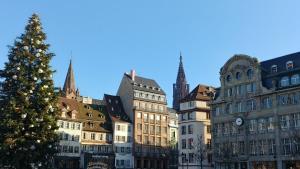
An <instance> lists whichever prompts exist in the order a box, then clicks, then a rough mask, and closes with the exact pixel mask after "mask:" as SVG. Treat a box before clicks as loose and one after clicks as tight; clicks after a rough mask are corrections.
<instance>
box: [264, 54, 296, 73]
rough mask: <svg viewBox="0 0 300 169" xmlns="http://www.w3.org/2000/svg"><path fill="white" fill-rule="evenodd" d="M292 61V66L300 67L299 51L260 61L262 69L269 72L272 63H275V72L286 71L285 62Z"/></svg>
mask: <svg viewBox="0 0 300 169" xmlns="http://www.w3.org/2000/svg"><path fill="white" fill-rule="evenodd" d="M288 61H293V64H294V68H299V67H300V52H297V53H292V54H289V55H285V56H281V57H277V58H274V59H270V60H266V61H263V62H260V65H261V68H262V69H263V71H265V72H268V73H271V67H272V65H277V72H278V73H279V72H283V71H286V62H288Z"/></svg>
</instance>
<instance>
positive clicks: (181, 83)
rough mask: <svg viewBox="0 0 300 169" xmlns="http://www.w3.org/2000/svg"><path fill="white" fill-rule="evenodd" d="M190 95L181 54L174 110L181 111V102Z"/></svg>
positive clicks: (174, 87)
mask: <svg viewBox="0 0 300 169" xmlns="http://www.w3.org/2000/svg"><path fill="white" fill-rule="evenodd" d="M188 94H189V84H187V81H186V77H185V73H184V68H183V63H182V55H181V52H180V57H179V67H178V73H177V78H176V83H175V84H173V108H174V109H175V110H179V108H180V100H181V99H183V98H184V97H185V96H186V95H188Z"/></svg>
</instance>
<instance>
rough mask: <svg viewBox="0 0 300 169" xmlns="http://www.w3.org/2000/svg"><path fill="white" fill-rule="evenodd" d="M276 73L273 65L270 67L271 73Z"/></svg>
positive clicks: (275, 67)
mask: <svg viewBox="0 0 300 169" xmlns="http://www.w3.org/2000/svg"><path fill="white" fill-rule="evenodd" d="M276 72H277V65H273V66H272V67H271V73H276Z"/></svg>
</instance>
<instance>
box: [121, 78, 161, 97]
mask: <svg viewBox="0 0 300 169" xmlns="http://www.w3.org/2000/svg"><path fill="white" fill-rule="evenodd" d="M124 76H126V77H127V78H128V79H129V80H130V81H131V84H132V86H133V89H135V90H141V91H145V92H151V93H157V94H163V95H165V94H166V93H165V92H164V91H163V90H162V89H161V88H160V86H159V85H158V84H157V83H156V81H155V80H153V79H148V78H144V77H140V76H135V80H134V81H133V80H132V79H131V76H130V75H128V74H126V73H125V74H124Z"/></svg>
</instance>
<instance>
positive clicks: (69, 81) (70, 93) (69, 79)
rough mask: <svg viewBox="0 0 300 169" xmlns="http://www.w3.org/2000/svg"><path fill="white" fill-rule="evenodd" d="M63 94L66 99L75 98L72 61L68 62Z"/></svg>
mask: <svg viewBox="0 0 300 169" xmlns="http://www.w3.org/2000/svg"><path fill="white" fill-rule="evenodd" d="M63 92H64V95H65V97H67V98H73V99H74V98H75V97H76V89H75V78H74V72H73V66H72V59H71V60H70V64H69V68H68V73H67V76H66V79H65V84H64V88H63Z"/></svg>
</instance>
